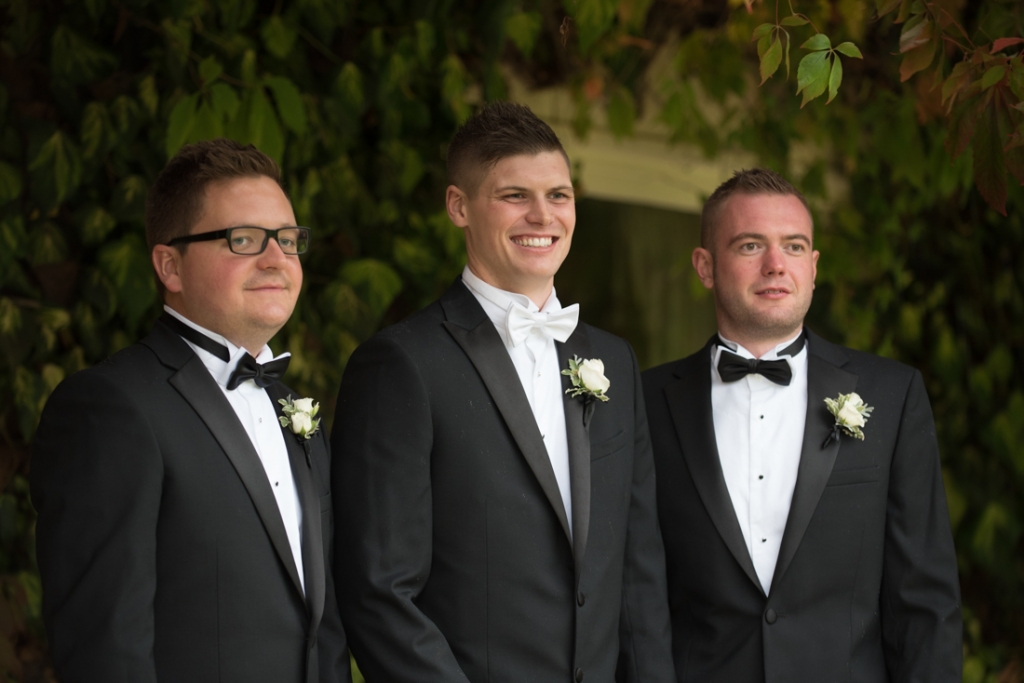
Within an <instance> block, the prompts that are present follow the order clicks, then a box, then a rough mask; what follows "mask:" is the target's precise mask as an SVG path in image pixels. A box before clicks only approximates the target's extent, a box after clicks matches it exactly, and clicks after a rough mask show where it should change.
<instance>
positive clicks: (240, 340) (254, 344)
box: [164, 300, 276, 358]
mask: <svg viewBox="0 0 1024 683" xmlns="http://www.w3.org/2000/svg"><path fill="white" fill-rule="evenodd" d="M176 303H177V304H178V305H175V304H176ZM164 304H165V305H166V306H167V307H168V308H171V309H173V310H174V312H175V313H177V314H178V315H180V316H181V317H183V318H185V319H186V320H188V321H189V322H191V323H193V324H195V325H198V326H199V327H202V328H203V329H204V330H207V331H209V332H213V333H215V334H219V335H220V336H221V337H223V338H224V339H226V340H227V341H229V342H231V343H232V344H234V345H235V346H237V347H238V348H240V349H245V350H246V351H248V352H249V355H250V356H252V357H253V358H255V357H256V356H258V355H260V352H262V351H263V347H265V346H266V345H267V344H268V343H269V342H270V339H271V338H272V336H273V335H271V337H267V336H266V335H265V334H261V335H258V336H256V335H250V336H245V335H241V334H231V333H228V332H225V331H223V330H220V329H218V328H217V325H216V322H215V321H208V320H203V319H202V316H198V315H190V314H189V311H188V310H187V309H186V308H185V307H184V306H182V305H180V302H175V301H173V300H167V301H165V302H164ZM275 334H276V332H275Z"/></svg>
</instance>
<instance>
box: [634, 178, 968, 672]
mask: <svg viewBox="0 0 1024 683" xmlns="http://www.w3.org/2000/svg"><path fill="white" fill-rule="evenodd" d="M813 239H814V234H813V225H812V221H811V215H810V211H809V210H808V208H807V202H806V201H805V200H804V198H803V196H802V195H801V194H800V193H799V191H798V190H797V189H796V188H795V187H793V186H792V185H791V184H790V183H788V182H787V181H786V180H785V179H783V178H782V177H781V176H779V175H778V174H776V173H774V172H772V171H768V170H764V169H754V170H751V171H741V172H738V173H737V174H736V175H735V176H734V177H733V178H731V179H730V180H728V181H726V182H725V183H724V184H723V185H722V186H721V187H719V188H718V189H717V190H716V191H715V192H714V193H713V194H712V195H711V197H710V198H709V199H708V201H707V203H706V204H705V207H704V212H703V216H702V221H701V246H700V247H699V248H697V249H695V250H694V252H693V265H694V268H695V269H696V270H697V274H698V275H699V277H700V279H701V282H702V283H703V284H704V286H705V287H707V288H708V289H710V290H712V292H713V293H714V298H715V310H716V314H717V319H718V334H717V335H715V336H714V337H712V338H711V340H710V341H709V342H708V344H707V345H706V346H705V347H704V348H703V349H701V350H700V351H698V352H697V353H695V354H694V355H692V356H690V357H688V358H684V359H683V360H679V361H675V362H673V363H668V364H666V365H662V366H660V367H657V368H652V369H650V370H647V371H646V372H645V373H644V375H643V381H644V392H645V395H646V398H647V410H648V415H649V418H650V425H651V440H652V443H653V447H654V458H655V462H656V466H657V474H658V479H657V481H658V511H659V517H660V519H661V525H662V529H663V531H664V538H665V554H666V558H667V573H668V586H669V600H670V603H671V610H672V630H673V639H674V643H673V650H674V654H675V666H676V674H677V676H678V678H679V680H680V681H683V680H685V681H729V682H732V681H745V682H748V683H759V682H765V683H791V682H792V681H871V682H873V683H874V682H882V681H894V682H895V681H901V682H910V681H921V682H923V681H928V683H938V682H944V683H953V682H954V681H960V677H961V674H960V660H961V643H960V637H961V633H960V632H961V618H960V593H959V586H958V582H957V566H956V555H955V553H954V550H953V540H952V534H951V533H950V527H949V516H948V513H947V511H946V499H945V493H944V490H943V485H942V469H941V466H940V463H939V452H938V445H937V443H936V437H935V424H934V421H933V419H932V413H931V408H930V407H929V404H928V396H927V394H926V393H925V389H924V382H923V381H922V379H921V374H920V373H919V372H917V371H916V370H914V369H913V368H909V367H907V366H906V365H902V364H900V363H896V362H894V361H891V360H886V359H884V358H879V357H877V356H873V355H870V354H867V353H861V352H859V351H854V350H852V349H846V348H842V347H840V346H836V345H834V344H830V343H829V342H827V341H825V340H824V339H822V338H821V337H819V336H817V335H816V334H814V333H813V332H811V331H810V330H808V329H806V327H804V318H805V316H806V315H807V311H808V309H809V307H810V304H811V297H812V293H813V291H814V279H815V275H816V273H817V264H818V257H819V254H818V252H817V251H815V250H814V245H813Z"/></svg>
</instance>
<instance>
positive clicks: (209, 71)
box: [199, 55, 224, 85]
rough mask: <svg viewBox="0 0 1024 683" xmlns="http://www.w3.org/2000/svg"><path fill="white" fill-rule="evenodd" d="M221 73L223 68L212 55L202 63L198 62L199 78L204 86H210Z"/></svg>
mask: <svg viewBox="0 0 1024 683" xmlns="http://www.w3.org/2000/svg"><path fill="white" fill-rule="evenodd" d="M223 72H224V67H223V66H222V65H221V63H220V62H219V61H217V58H216V57H214V56H213V55H210V56H209V57H207V58H206V59H204V60H203V61H201V62H199V78H201V79H202V81H203V83H204V84H205V85H210V84H211V83H213V82H214V81H215V80H217V79H218V78H220V75H221V73H223Z"/></svg>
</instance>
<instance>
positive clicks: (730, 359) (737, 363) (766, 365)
mask: <svg viewBox="0 0 1024 683" xmlns="http://www.w3.org/2000/svg"><path fill="white" fill-rule="evenodd" d="M803 346H804V335H803V334H801V335H800V336H799V337H797V339H796V341H795V342H793V343H792V344H790V345H789V346H787V347H786V348H784V349H783V350H782V351H780V352H779V355H780V356H795V355H796V354H798V353H800V350H801V349H802V348H803ZM718 374H719V376H721V378H722V381H723V382H735V381H737V380H741V379H743V378H744V377H746V376H747V375H761V376H762V377H764V378H765V379H767V380H769V381H772V382H775V383H776V384H781V385H782V386H784V387H788V386H789V383H790V382H791V381H793V370H792V369H791V368H790V367H789V363H788V362H787V361H785V360H784V359H781V358H780V359H779V360H758V359H757V358H744V357H743V356H740V355H738V354H735V353H733V352H732V351H727V350H726V349H724V348H723V349H722V353H721V355H720V356H719V357H718Z"/></svg>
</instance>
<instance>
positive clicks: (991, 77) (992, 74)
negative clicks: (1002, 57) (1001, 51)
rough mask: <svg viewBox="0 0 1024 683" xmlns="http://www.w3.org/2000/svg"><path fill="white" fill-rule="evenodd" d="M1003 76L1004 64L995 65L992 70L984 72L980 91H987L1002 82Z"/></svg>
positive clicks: (1004, 73) (1004, 72) (1004, 71)
mask: <svg viewBox="0 0 1024 683" xmlns="http://www.w3.org/2000/svg"><path fill="white" fill-rule="evenodd" d="M1005 75H1006V65H1005V64H997V65H996V66H993V67H992V68H990V69H989V70H988V71H986V72H985V75H984V76H982V77H981V89H982V90H988V89H989V88H991V87H992V86H993V85H995V84H996V83H998V82H999V81H1001V80H1003V76H1005Z"/></svg>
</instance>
